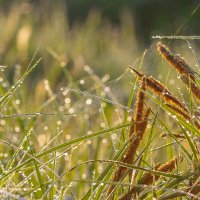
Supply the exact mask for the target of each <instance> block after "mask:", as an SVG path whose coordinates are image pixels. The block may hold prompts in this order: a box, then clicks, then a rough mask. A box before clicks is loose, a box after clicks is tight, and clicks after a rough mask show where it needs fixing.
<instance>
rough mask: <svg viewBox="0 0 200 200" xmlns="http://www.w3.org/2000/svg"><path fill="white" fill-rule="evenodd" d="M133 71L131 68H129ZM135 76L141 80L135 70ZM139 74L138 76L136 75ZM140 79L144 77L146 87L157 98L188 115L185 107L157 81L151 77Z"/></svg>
mask: <svg viewBox="0 0 200 200" xmlns="http://www.w3.org/2000/svg"><path fill="white" fill-rule="evenodd" d="M131 70H133V68H131ZM133 71H134V72H135V74H136V75H137V76H138V78H139V79H140V80H141V76H140V75H141V74H140V73H139V72H137V71H136V70H135V69H134V70H133ZM138 74H139V75H138ZM142 77H145V79H146V87H147V88H148V89H149V90H151V91H152V92H154V93H155V94H157V95H158V96H159V97H161V98H162V99H163V100H164V101H165V102H167V103H170V104H172V105H174V106H176V107H177V108H179V109H180V110H182V111H184V112H185V113H187V114H189V112H188V109H187V108H186V106H185V105H184V104H183V103H181V102H180V101H179V100H178V99H177V98H176V97H175V96H174V95H172V94H171V92H170V91H169V90H168V89H167V88H166V87H165V86H164V85H163V84H161V83H160V82H159V81H157V80H156V79H154V78H153V77H146V76H145V75H143V76H142Z"/></svg>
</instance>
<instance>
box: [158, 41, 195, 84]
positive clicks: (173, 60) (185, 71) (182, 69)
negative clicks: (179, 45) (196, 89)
mask: <svg viewBox="0 0 200 200" xmlns="http://www.w3.org/2000/svg"><path fill="white" fill-rule="evenodd" d="M157 50H158V51H159V52H160V54H161V55H162V56H163V57H164V58H165V60H166V61H167V62H168V63H169V64H170V65H171V66H172V67H173V68H175V69H176V71H177V72H178V73H179V74H180V75H186V76H188V77H190V78H191V79H192V80H193V81H195V73H194V70H193V69H192V68H191V67H190V66H189V64H188V63H187V62H186V61H185V60H184V59H183V58H181V57H180V56H178V55H175V54H173V53H172V52H171V51H170V50H169V48H167V47H166V46H165V45H164V44H162V43H161V42H158V43H157Z"/></svg>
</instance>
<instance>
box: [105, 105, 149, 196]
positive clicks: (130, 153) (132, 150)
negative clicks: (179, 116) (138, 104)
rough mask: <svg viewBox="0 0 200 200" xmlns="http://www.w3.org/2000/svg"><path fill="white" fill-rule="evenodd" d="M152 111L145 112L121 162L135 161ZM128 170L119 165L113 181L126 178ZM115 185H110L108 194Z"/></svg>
mask: <svg viewBox="0 0 200 200" xmlns="http://www.w3.org/2000/svg"><path fill="white" fill-rule="evenodd" d="M150 112H151V109H150V108H148V109H147V110H146V112H145V114H144V117H143V121H141V123H140V124H139V126H140V127H138V128H140V130H138V132H136V133H135V136H134V138H133V139H131V142H130V144H129V147H128V149H127V151H126V152H125V155H124V157H123V158H122V160H121V162H123V163H128V164H131V163H132V162H133V159H134V157H135V154H136V150H137V148H138V146H139V144H140V141H141V140H142V138H143V135H144V132H145V130H146V127H147V124H148V117H149V115H150ZM128 171H129V170H128V169H127V168H126V167H123V166H119V167H118V169H117V170H116V172H115V174H114V177H113V181H114V182H117V181H121V180H122V179H123V178H124V176H125V175H126V174H127V172H128ZM114 187H115V186H113V185H111V186H110V188H109V190H108V192H107V194H108V195H109V194H110V193H112V192H113V190H114Z"/></svg>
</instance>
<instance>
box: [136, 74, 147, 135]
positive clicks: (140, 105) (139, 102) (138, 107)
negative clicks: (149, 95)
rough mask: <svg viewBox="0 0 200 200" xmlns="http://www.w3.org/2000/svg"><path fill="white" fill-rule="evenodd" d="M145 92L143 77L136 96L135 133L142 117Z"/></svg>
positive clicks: (138, 128)
mask: <svg viewBox="0 0 200 200" xmlns="http://www.w3.org/2000/svg"><path fill="white" fill-rule="evenodd" d="M145 90H146V78H145V77H143V78H142V81H141V83H140V88H139V91H138V94H137V100H136V109H135V110H136V111H135V119H134V121H135V133H137V132H138V131H139V130H140V124H141V123H142V122H141V121H142V119H143V115H144V101H145Z"/></svg>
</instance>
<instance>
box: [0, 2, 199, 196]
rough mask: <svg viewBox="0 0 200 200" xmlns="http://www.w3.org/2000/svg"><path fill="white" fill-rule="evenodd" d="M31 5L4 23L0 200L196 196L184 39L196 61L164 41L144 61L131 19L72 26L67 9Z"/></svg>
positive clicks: (191, 75) (195, 129) (194, 104)
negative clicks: (37, 10)
mask: <svg viewBox="0 0 200 200" xmlns="http://www.w3.org/2000/svg"><path fill="white" fill-rule="evenodd" d="M32 9H33V7H32V6H31V5H30V4H28V3H24V4H23V6H21V9H18V4H17V5H13V7H12V8H10V10H9V11H8V12H7V14H5V13H2V16H1V18H0V24H1V27H4V31H3V30H2V31H1V34H2V37H1V38H2V43H1V44H0V58H1V63H0V64H1V65H2V66H0V70H1V71H0V93H1V97H0V108H1V114H0V149H1V152H0V157H1V161H0V171H1V175H0V185H1V187H0V199H59V200H64V199H84V200H86V199H121V200H128V199H159V200H161V199H162V200H164V199H172V198H174V199H200V198H199V192H200V180H199V166H200V164H199V163H200V162H199V157H200V153H199V151H200V149H199V133H200V132H199V130H200V119H199V116H200V114H199V107H198V104H199V100H200V85H199V84H200V83H199V75H198V66H199V65H198V60H196V59H193V58H194V57H193V56H191V54H190V53H191V51H187V50H186V49H185V48H187V47H188V45H190V44H189V43H188V41H187V43H186V44H187V45H183V46H181V45H180V44H179V43H175V48H174V49H176V48H178V49H177V50H174V51H176V53H179V50H180V53H181V55H182V54H184V55H185V57H187V58H188V59H187V60H189V61H186V59H185V58H182V57H181V56H180V55H179V54H176V53H172V51H171V50H170V48H168V47H167V45H165V44H163V41H159V42H158V43H157V44H153V45H152V46H151V47H149V48H148V49H147V50H145V51H144V53H143V54H142V55H141V56H140V54H141V52H140V49H143V48H142V47H140V46H139V44H138V41H136V40H135V34H134V23H132V21H131V20H130V17H129V13H128V12H127V11H126V12H124V13H122V16H121V25H120V26H119V27H113V26H112V25H111V24H110V23H109V22H107V21H105V19H102V18H101V15H100V13H98V12H91V13H90V14H89V15H88V19H87V20H86V22H85V24H79V25H74V26H72V27H70V26H69V25H68V22H67V19H66V16H65V13H64V11H63V10H62V6H59V5H56V6H55V7H54V9H53V10H52V12H51V15H49V16H48V20H47V19H46V18H45V17H44V16H43V15H42V16H43V18H42V17H41V15H39V16H36V17H35V18H32V17H30V16H31V14H33V12H34V10H32ZM46 17H47V16H46ZM14 19H15V20H14ZM13 20H14V21H15V23H14V24H13ZM39 20H41V21H40V23H38V21H39ZM58 22H59V23H58ZM0 29H1V28H0ZM91 41H92V42H91ZM172 45H173V44H170V45H169V46H170V47H171V48H172ZM193 46H194V48H195V44H194V45H193ZM38 47H40V48H39V49H38V50H37V48H38ZM180 47H181V48H180ZM191 48H192V46H191V45H190V46H189V50H191ZM195 52H196V51H194V49H192V53H193V55H196V54H195ZM108 55H109V56H108ZM195 58H196V57H195ZM194 60H195V61H194ZM133 61H134V62H133ZM132 62H133V64H131V63H132ZM13 63H17V64H16V65H15V66H13ZM190 63H191V64H190ZM128 65H130V67H127V66H128ZM25 66H28V67H25ZM193 66H194V67H193Z"/></svg>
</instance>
